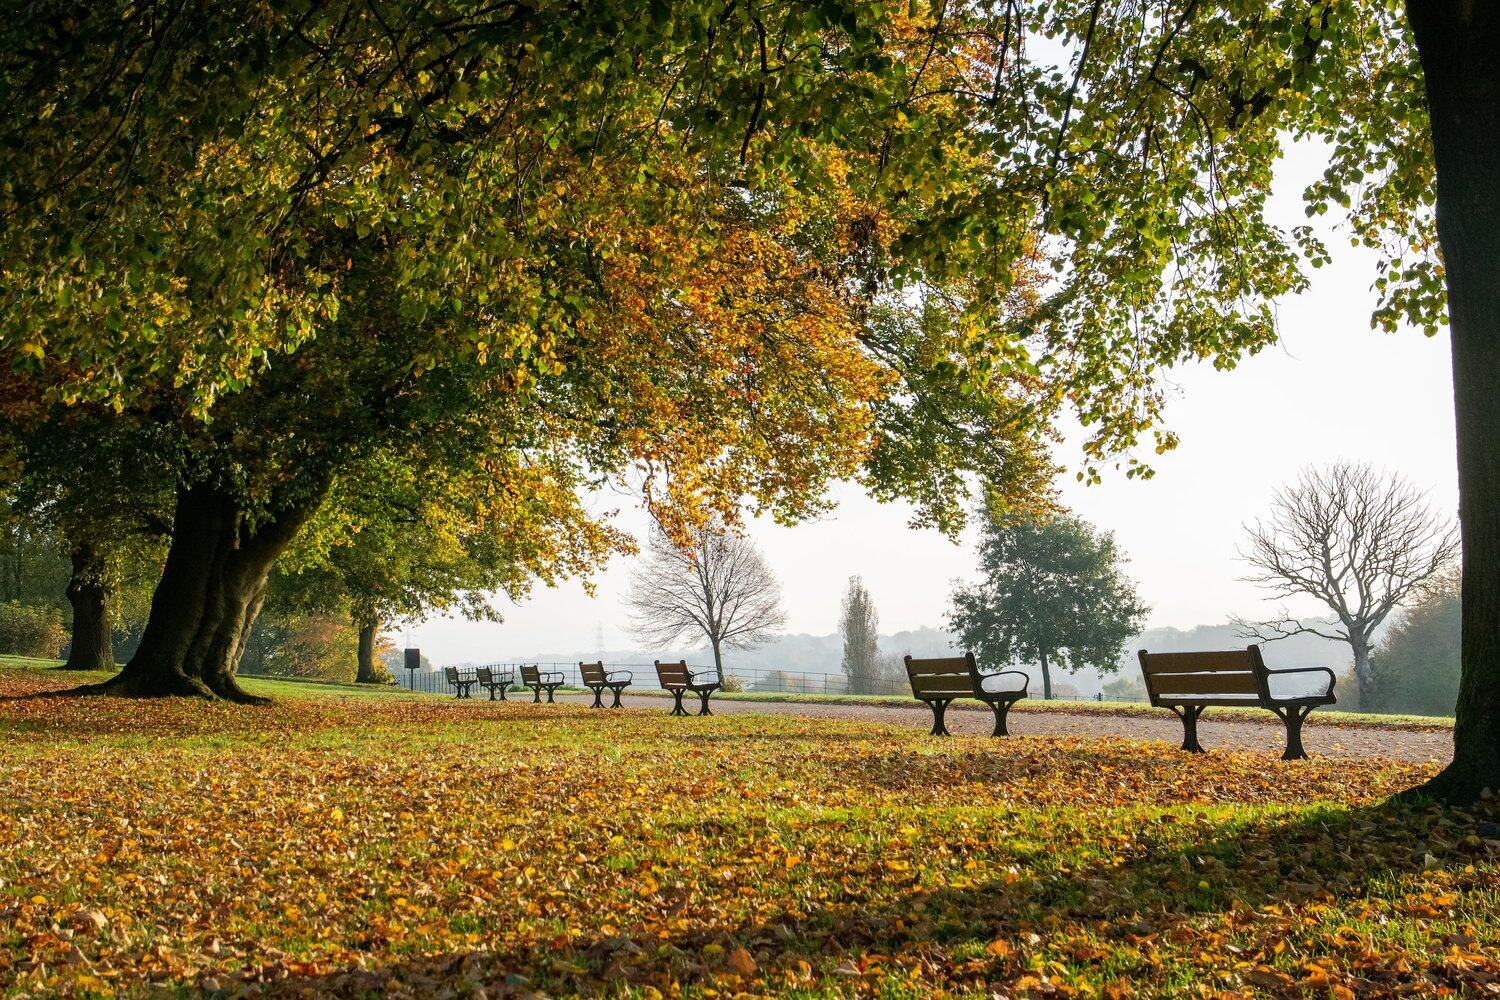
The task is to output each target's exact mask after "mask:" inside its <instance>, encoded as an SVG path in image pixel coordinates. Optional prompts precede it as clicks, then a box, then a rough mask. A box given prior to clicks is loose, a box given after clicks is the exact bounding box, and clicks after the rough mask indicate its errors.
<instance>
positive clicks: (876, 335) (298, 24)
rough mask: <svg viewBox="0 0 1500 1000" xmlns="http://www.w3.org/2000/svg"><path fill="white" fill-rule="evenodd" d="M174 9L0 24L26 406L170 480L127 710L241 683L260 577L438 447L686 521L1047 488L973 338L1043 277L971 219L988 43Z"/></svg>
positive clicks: (128, 672) (728, 17) (753, 19)
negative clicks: (966, 487) (830, 498)
mask: <svg viewBox="0 0 1500 1000" xmlns="http://www.w3.org/2000/svg"><path fill="white" fill-rule="evenodd" d="M164 13H165V12H163V11H161V10H158V9H157V8H155V7H154V6H147V7H140V6H137V5H133V4H125V3H120V4H110V3H106V4H99V5H89V6H84V5H80V6H79V7H77V8H76V9H69V10H67V11H66V12H60V13H59V12H55V11H41V10H32V11H28V12H27V13H26V14H25V15H24V16H20V17H17V18H15V19H12V20H11V21H10V22H9V23H7V25H6V26H5V28H4V31H5V32H6V34H5V37H4V38H3V39H0V41H3V42H4V43H5V44H3V45H0V83H3V88H0V92H3V93H4V95H5V98H6V100H7V102H8V104H7V111H8V114H7V116H6V117H5V121H4V124H3V125H0V130H3V135H0V147H3V148H4V149H5V161H4V163H3V165H0V167H3V171H0V172H3V180H4V183H3V184H0V210H3V211H4V212H5V213H6V216H7V221H8V224H7V225H6V226H5V227H4V229H3V232H0V270H3V276H4V281H3V283H0V319H3V329H4V334H5V342H4V350H5V355H6V358H7V360H8V362H9V365H8V366H7V367H8V368H9V369H10V370H9V371H8V372H7V373H6V378H7V380H8V384H7V393H6V397H5V401H6V404H7V406H6V412H5V417H6V419H7V420H9V421H11V422H12V423H13V424H14V425H16V427H17V428H18V430H19V432H20V433H22V434H26V433H29V432H30V431H31V430H32V429H33V428H35V427H37V426H44V425H45V424H47V423H48V422H49V421H52V420H53V419H55V417H56V416H57V413H58V412H59V411H60V410H68V409H75V410H76V409H80V408H83V409H87V410H90V412H93V413H96V414H97V415H98V416H99V417H100V418H101V419H108V417H109V416H110V415H111V414H116V415H118V416H119V418H120V419H121V420H122V421H125V422H126V423H127V424H128V426H130V427H131V428H132V429H134V428H136V427H140V428H142V433H143V434H144V433H146V432H148V431H149V432H150V433H152V434H155V435H156V436H157V437H158V438H163V439H165V444H166V445H167V450H168V452H169V453H170V454H171V455H172V456H173V461H172V462H171V463H169V464H168V465H167V466H166V468H167V470H168V472H169V473H170V476H171V481H172V487H173V489H174V490H175V493H176V499H175V504H174V510H173V516H172V522H173V536H172V544H171V547H170V550H169V552H168V554H167V558H166V562H165V568H164V571H163V574H162V579H161V582H160V584H159V586H158V589H157V594H156V598H155V600H154V602H153V607H152V613H151V618H150V621H149V624H148V626H147V628H146V631H145V633H144V635H143V636H142V640H141V644H140V647H139V649H138V651H137V653H136V655H135V656H134V657H133V658H132V660H131V662H130V663H129V664H127V665H126V668H125V669H124V670H123V671H122V672H121V674H120V675H119V677H118V679H117V680H116V681H115V682H112V683H111V684H110V685H108V686H106V687H105V688H104V689H103V690H108V691H111V692H117V693H125V694H172V693H182V694H200V695H210V696H222V697H227V698H235V699H246V698H247V696H246V695H245V694H244V692H243V691H241V690H240V689H239V687H238V685H237V684H236V683H235V682H234V676H233V671H234V664H235V662H236V661H237V659H238V656H239V653H240V651H241V650H242V648H243V645H244V641H245V636H246V634H247V632H248V629H249V627H250V624H251V623H252V622H253V620H254V616H255V614H256V611H257V609H258V607H259V602H260V601H261V600H263V597H264V593H265V587H266V580H267V576H268V573H269V572H270V570H271V568H272V566H273V565H274V564H275V562H276V560H277V559H278V558H279V557H280V556H281V555H282V553H283V552H284V551H285V550H286V549H287V547H288V546H289V545H291V544H292V542H293V540H294V539H295V538H296V537H297V536H298V534H299V533H300V532H301V531H302V530H303V528H304V526H305V525H307V524H308V523H309V521H310V520H311V519H313V518H314V517H315V515H316V513H317V511H318V509H319V507H320V506H321V505H322V504H323V503H324V502H325V500H326V499H327V497H328V496H329V495H330V491H332V490H335V489H337V486H338V483H339V481H340V480H341V479H342V478H343V477H345V476H348V475H350V474H351V473H353V472H354V471H355V470H357V469H358V468H359V467H360V465H361V464H362V463H364V462H365V461H367V460H368V459H369V456H371V455H372V454H377V453H385V454H395V455H398V456H406V457H412V458H414V456H415V455H417V454H419V453H420V451H421V449H422V448H423V447H424V442H425V441H427V440H429V439H431V438H432V437H434V436H452V437H456V438H462V439H463V440H465V441H467V442H469V443H470V444H471V445H472V446H474V447H476V448H479V449H481V450H482V451H483V452H484V453H485V454H488V455H490V456H492V457H494V458H495V459H496V460H504V461H509V462H512V463H516V464H524V465H527V466H528V467H531V468H533V469H537V470H541V472H540V474H542V475H545V476H546V477H547V479H548V481H549V483H550V484H551V485H552V486H555V487H557V488H560V489H572V488H573V487H575V486H581V485H589V484H594V483H602V482H608V481H615V482H618V483H630V484H636V485H642V484H643V490H642V492H643V495H644V498H645V500H646V503H647V504H648V506H649V507H651V509H652V511H653V513H654V514H655V515H656V516H657V517H658V518H659V519H660V520H661V521H662V522H663V523H664V524H665V525H667V527H668V528H669V530H671V531H673V532H675V533H678V534H679V535H680V534H681V533H683V532H685V531H687V530H688V528H689V527H690V526H691V525H693V524H699V523H703V522H704V520H705V519H706V518H708V517H709V516H710V515H717V516H721V517H723V518H725V519H726V520H729V521H732V520H733V519H734V518H735V517H737V516H738V513H739V512H738V509H737V508H738V506H739V505H740V504H741V503H742V502H748V503H749V505H750V506H751V507H752V508H754V509H756V510H759V511H765V512H769V513H773V514H774V515H776V516H778V517H780V518H783V519H786V520H794V519H797V518H799V517H803V516H806V515H807V514H809V513H813V512H815V511H817V510H820V509H821V508H822V507H823V506H824V504H825V500H824V496H825V490H824V489H823V486H824V484H826V483H827V482H829V481H831V480H834V479H838V478H845V477H856V478H861V479H863V480H864V481H865V482H866V483H867V484H868V485H869V486H870V488H871V489H873V490H874V491H875V492H877V493H880V494H882V495H903V496H911V497H912V498H913V499H915V500H917V501H918V503H919V505H920V509H921V512H922V513H921V516H922V517H924V518H927V519H929V520H932V521H934V522H936V523H939V524H941V525H943V526H944V527H948V528H950V529H951V528H953V527H955V526H956V522H955V517H956V515H957V512H958V511H959V510H960V509H961V503H960V502H959V501H958V500H957V499H956V498H955V497H954V495H953V493H952V492H951V491H941V492H939V491H934V490H933V489H932V487H931V484H932V483H933V482H934V481H935V480H938V479H941V478H942V477H943V476H947V475H952V474H953V473H954V472H962V471H965V470H967V471H970V472H973V473H976V474H978V475H979V476H981V477H983V478H984V479H985V480H986V481H987V483H988V485H989V486H990V487H992V488H993V490H994V491H995V492H997V493H1003V494H1005V495H1007V496H1011V497H1012V498H1014V499H1015V500H1016V502H1018V503H1019V504H1021V505H1023V506H1024V504H1025V503H1026V502H1027V501H1028V500H1029V499H1030V498H1032V497H1034V496H1035V495H1036V494H1037V492H1038V489H1039V486H1040V484H1041V483H1042V482H1043V481H1044V479H1045V476H1046V473H1047V471H1048V465H1047V463H1046V461H1045V459H1044V458H1043V456H1042V453H1041V450H1040V448H1039V447H1038V445H1039V440H1038V437H1039V433H1040V429H1041V427H1042V424H1043V421H1044V419H1045V415H1046V411H1047V410H1048V409H1049V408H1050V407H1051V405H1052V398H1051V397H1050V396H1049V395H1047V394H1045V393H1043V392H1041V391H1040V387H1039V386H1038V384H1037V383H1036V380H1035V376H1034V372H1032V371H1031V370H1030V368H1029V367H1028V365H1027V364H1026V361H1025V358H1024V357H1023V356H1022V355H1021V353H1020V352H1018V351H1016V350H1013V349H1005V348H1003V347H997V345H993V344H990V343H988V342H987V341H986V339H985V338H984V337H983V336H981V333H980V332H981V331H982V330H983V329H984V328H986V326H988V325H991V324H993V323H995V322H997V321H999V320H1001V319H1003V318H1005V317H1007V316H1010V315H1013V314H1014V312H1015V311H1016V310H1018V309H1023V308H1025V307H1026V305H1027V304H1028V294H1027V291H1026V290H1027V288H1028V287H1030V285H1029V284H1028V282H1027V281H1026V280H1021V281H1018V280H1017V275H1021V276H1023V278H1024V276H1025V275H1027V274H1028V273H1029V270H1030V268H1031V264H1032V256H1031V252H1030V250H1029V246H1030V244H1029V239H1028V237H1027V235H1026V233H1025V231H1024V227H1022V228H1021V229H1011V228H1009V227H1006V226H991V225H989V224H987V223H985V224H983V225H981V221H982V220H983V215H982V213H981V212H980V211H978V206H975V205H971V204H969V202H968V199H967V195H966V192H967V191H968V189H969V187H970V186H971V183H972V182H974V181H975V180H982V179H983V178H985V177H987V176H989V175H990V169H989V165H988V164H987V163H986V160H985V157H984V156H983V155H981V151H980V150H977V149H975V148H974V147H973V145H972V141H971V140H972V137H973V135H974V134H975V133H976V131H977V130H978V129H979V127H980V126H979V125H978V124H977V123H976V121H975V118H974V113H973V112H974V109H975V106H976V101H978V100H980V98H979V97H978V96H976V95H977V94H978V91H977V90H976V89H975V88H976V86H977V84H978V81H979V80H980V79H981V78H982V77H986V76H987V74H988V70H989V63H988V61H987V60H986V59H985V53H986V52H987V51H988V49H989V42H988V40H986V39H985V38H983V37H982V36H976V35H974V34H973V32H972V30H971V29H972V28H973V22H972V21H971V20H970V19H968V18H949V17H947V16H946V15H944V14H942V12H917V13H915V14H906V13H900V12H894V11H887V10H884V9H874V8H871V9H864V8H849V9H846V8H842V7H840V6H838V5H830V4H801V3H784V4H775V5H762V6H755V7H743V8H739V7H729V8H725V7H723V6H722V5H719V4H710V3H703V2H692V0H684V2H681V3H678V4H656V5H652V6H651V7H650V8H649V9H648V10H647V11H646V12H645V14H646V16H641V15H642V11H641V10H640V9H639V7H638V5H635V4H630V3H620V4H618V5H615V4H608V3H605V4H589V5H584V6H583V7H580V8H572V7H547V6H536V5H531V4H510V3H500V4H489V3H468V2H462V0H452V2H431V3H427V4H406V5H386V4H369V3H364V2H354V0H348V2H338V3H313V4H306V5H302V4H295V3H294V4H291V5H289V6H287V7H285V8H278V9H277V11H275V12H267V11H265V9H264V8H263V7H261V6H260V5H253V4H244V5H241V4H233V3H231V4H224V5H215V6H213V7H212V8H204V9H194V10H192V11H176V12H173V14H172V16H170V17H166V16H163V14H164ZM142 95H146V97H147V99H142ZM1002 243H1003V244H1004V248H1010V247H1011V246H1012V245H1014V246H1015V247H1021V246H1027V247H1028V250H1027V252H1026V253H1025V254H1021V253H1020V252H1012V251H1011V250H1010V249H1003V248H1002V245H1001V244H1002ZM1002 249H1003V252H1002ZM913 291H921V292H922V293H923V294H921V295H919V296H913V295H912V294H911V293H912V292H913ZM955 385H962V386H964V387H965V388H966V391H965V392H963V393H954V392H952V389H953V387H954V386H955ZM938 386H940V387H941V391H940V392H934V391H932V389H933V388H934V387H938ZM83 447H85V450H86V446H83ZM515 499H516V500H517V502H521V500H522V498H521V497H519V496H517V497H516V498H515Z"/></svg>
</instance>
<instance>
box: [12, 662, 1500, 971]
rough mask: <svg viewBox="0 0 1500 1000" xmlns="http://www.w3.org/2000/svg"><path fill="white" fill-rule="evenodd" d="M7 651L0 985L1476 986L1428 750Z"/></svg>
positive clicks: (1491, 851)
mask: <svg viewBox="0 0 1500 1000" xmlns="http://www.w3.org/2000/svg"><path fill="white" fill-rule="evenodd" d="M75 682H76V678H75V677H74V676H71V675H66V674H62V673H60V672H57V671H52V670H44V669H39V668H38V667H37V666H35V665H10V666H3V665H0V697H3V698H4V700H0V993H5V994H8V995H22V994H25V995H31V996H52V995H70V996H71V995H108V994H110V993H123V994H130V995H168V996H171V995H194V996H196V995H199V994H201V993H208V994H223V995H247V994H249V995H254V994H261V993H266V994H274V995H299V994H300V995H307V996H321V995H330V994H333V995H343V996H387V995H410V996H428V995H433V994H442V995H449V996H481V995H483V996H488V997H497V996H530V995H536V996H553V997H560V996H572V995H585V996H596V995H605V996H633V997H656V996H659V995H660V996H679V995H685V996H703V997H711V996H737V995H750V996H764V995H774V996H789V997H800V998H816V997H834V996H856V995H858V996H874V997H884V998H904V997H910V998H919V997H928V996H958V997H991V996H999V997H1006V996H1075V995H1076V996H1104V997H1127V996H1160V997H1175V996H1190V995H1200V996H1278V997H1279V996H1312V997H1354V996H1379V995H1397V994H1402V995H1423V996H1428V995H1445V994H1446V995H1464V996H1469V995H1472V996H1489V995H1500V957H1497V956H1500V833H1497V832H1496V830H1495V825H1494V824H1495V822H1496V819H1497V817H1500V803H1496V802H1489V803H1486V804H1485V805H1484V807H1483V808H1481V809H1479V810H1475V811H1467V812H1460V811H1441V810H1437V809H1432V810H1426V811H1413V810H1398V809H1394V808H1392V807H1388V806H1384V805H1382V804H1381V800H1382V799H1383V798H1384V797H1385V796H1387V795H1388V794H1390V793H1391V792H1393V791H1395V790H1397V789H1400V788H1403V787H1406V786H1408V785H1410V784H1412V783H1414V782H1416V781H1418V780H1419V779H1421V778H1422V777H1423V776H1424V775H1425V774H1426V773H1427V770H1428V769H1427V768H1425V767H1423V766H1419V765H1411V764H1404V763H1400V762H1395V761H1383V760H1370V761H1363V762H1358V763H1351V762H1348V761H1329V760H1314V761H1311V762H1303V763H1295V764H1288V763H1284V762H1282V761H1280V760H1278V759H1276V758H1274V757H1272V756H1270V755H1259V754H1246V753H1235V752H1225V751H1215V752H1213V753H1211V754H1209V755H1206V756H1200V757H1194V756H1190V755H1186V754H1183V753H1181V752H1180V751H1178V750H1176V749H1174V748H1171V747H1168V746H1166V745H1160V746H1157V745H1150V744H1137V743H1131V742H1126V741H1118V740H1103V739H1101V740H1078V739H1052V738H1013V739H1010V740H993V739H988V738H962V737H961V738H954V739H950V740H937V739H934V738H932V737H929V736H927V735H925V734H924V733H921V732H919V731H913V730H912V729H911V728H910V727H899V728H898V727H888V726H878V725H869V724H856V723H841V722H833V721H826V720H816V719H805V718H796V717H789V716H770V715H750V714H735V715H723V716H715V717H710V718H697V717H690V718H686V719H674V718H669V717H667V716H666V714H665V712H663V711H656V710H650V711H627V712H597V711H592V710H589V709H586V708H581V707H579V706H577V705H552V706H548V705H542V706H536V705H531V704H508V705H507V704H491V703H489V702H487V701H482V700H475V701H472V702H466V703H455V702H454V701H452V700H451V699H444V698H437V697H429V696H421V695H410V694H400V693H394V692H383V693H371V692H366V691H349V690H346V689H343V688H341V687H323V686H316V685H303V684H290V683H283V682H266V681H252V682H250V686H252V687H253V688H254V689H255V690H257V691H261V692H263V693H270V694H273V695H274V696H275V697H276V698H277V699H278V702H277V704H275V705H274V706H271V707H266V708H240V707H232V706H221V705H207V704H202V703H196V702H188V701H181V700H170V701H162V702H150V703H140V702H128V701H124V700H119V699H59V698H45V697H34V696H30V695H35V694H36V693H38V692H43V691H47V690H52V689H57V688H60V687H65V686H68V685H70V684H72V683H75Z"/></svg>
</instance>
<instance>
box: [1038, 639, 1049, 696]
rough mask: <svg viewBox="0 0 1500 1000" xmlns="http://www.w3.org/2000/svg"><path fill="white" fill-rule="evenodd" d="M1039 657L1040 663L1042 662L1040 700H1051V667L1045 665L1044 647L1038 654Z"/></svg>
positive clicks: (1045, 654)
mask: <svg viewBox="0 0 1500 1000" xmlns="http://www.w3.org/2000/svg"><path fill="white" fill-rule="evenodd" d="M1039 658H1040V659H1041V663H1042V700H1043V701H1051V700H1052V668H1051V667H1049V666H1048V665H1047V651H1046V650H1045V649H1044V650H1042V651H1041V654H1040V657H1039Z"/></svg>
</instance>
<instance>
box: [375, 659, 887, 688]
mask: <svg viewBox="0 0 1500 1000" xmlns="http://www.w3.org/2000/svg"><path fill="white" fill-rule="evenodd" d="M524 662H525V664H526V665H527V666H536V667H539V668H541V669H542V670H553V671H557V672H559V673H561V674H562V675H563V678H564V683H565V684H566V685H568V686H570V687H578V688H581V687H582V686H583V682H582V678H581V677H580V676H579V673H578V664H577V662H572V663H542V662H538V661H535V660H526V661H524ZM480 666H488V667H490V668H491V669H494V670H507V671H510V672H511V673H512V674H513V675H514V676H515V678H516V682H517V684H519V683H520V679H521V670H520V667H521V662H519V661H518V662H514V663H490V664H473V665H469V666H463V667H459V668H458V672H459V674H460V675H461V676H464V677H465V678H466V679H472V678H473V676H474V671H475V670H476V669H477V668H478V667H480ZM605 666H606V667H607V668H608V669H610V670H629V671H630V672H631V673H632V674H633V675H634V676H633V681H634V687H635V688H636V690H643V691H655V690H660V688H659V685H658V682H657V679H656V665H655V664H653V663H606V664H605ZM688 666H689V667H690V668H691V669H693V670H712V669H713V668H712V667H711V666H706V665H704V664H688ZM395 673H396V683H397V684H398V685H399V686H400V687H403V688H406V689H408V690H411V691H424V692H426V693H428V694H453V693H454V690H453V685H452V684H450V683H449V682H448V678H447V677H446V676H445V674H444V670H443V668H441V667H436V668H430V669H427V670H401V669H398V670H396V671H395ZM724 673H725V678H726V681H728V684H727V687H729V688H732V689H736V690H741V691H757V692H764V693H784V694H892V695H902V694H910V693H911V690H910V688H909V687H907V684H906V680H905V679H904V678H895V677H884V678H877V679H876V680H875V682H874V683H872V684H870V685H868V687H869V688H870V689H869V690H864V691H853V692H851V691H850V690H849V679H848V678H847V677H846V676H844V675H843V674H842V673H837V674H831V673H820V672H816V671H807V670H780V669H774V668H768V667H729V668H726V669H725V671H724Z"/></svg>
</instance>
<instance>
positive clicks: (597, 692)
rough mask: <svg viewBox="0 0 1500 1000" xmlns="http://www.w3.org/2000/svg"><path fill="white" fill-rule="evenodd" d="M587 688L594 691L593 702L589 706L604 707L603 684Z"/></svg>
mask: <svg viewBox="0 0 1500 1000" xmlns="http://www.w3.org/2000/svg"><path fill="white" fill-rule="evenodd" d="M589 690H590V691H592V692H594V703H593V704H592V705H590V706H589V708H603V707H604V686H603V685H602V684H601V685H600V686H598V687H590V688H589Z"/></svg>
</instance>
